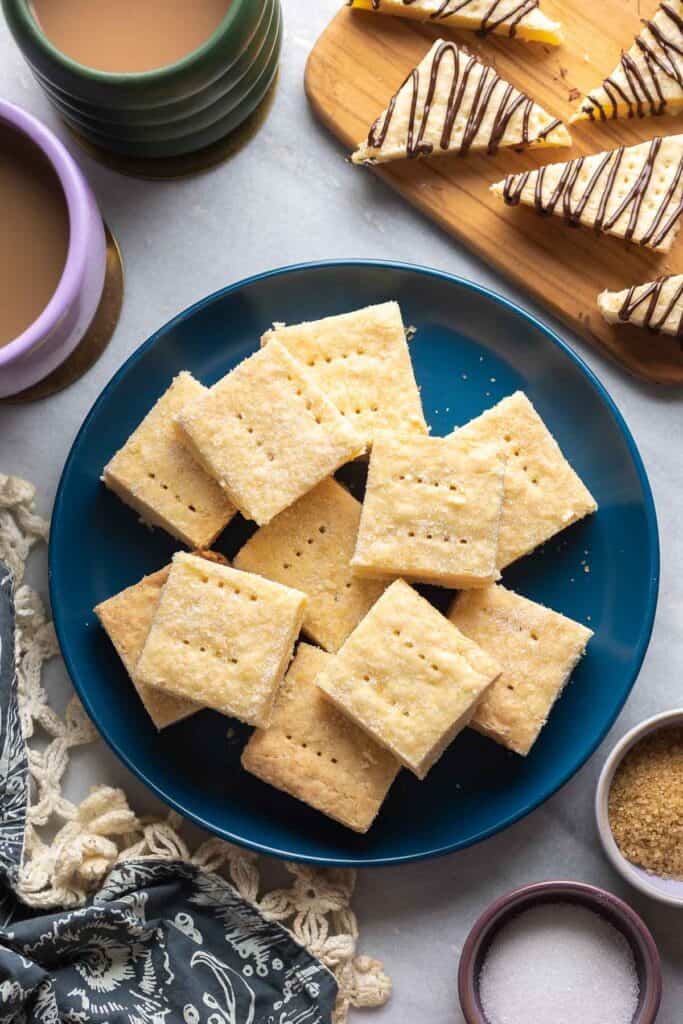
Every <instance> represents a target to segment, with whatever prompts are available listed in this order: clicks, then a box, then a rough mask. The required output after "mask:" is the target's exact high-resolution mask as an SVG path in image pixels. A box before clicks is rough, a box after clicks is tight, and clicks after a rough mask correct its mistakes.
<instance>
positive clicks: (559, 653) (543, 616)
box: [448, 586, 593, 755]
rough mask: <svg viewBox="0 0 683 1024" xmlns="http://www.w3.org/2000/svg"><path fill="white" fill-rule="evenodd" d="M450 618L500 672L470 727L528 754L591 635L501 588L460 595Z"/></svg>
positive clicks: (542, 607) (572, 621) (541, 606)
mask: <svg viewBox="0 0 683 1024" xmlns="http://www.w3.org/2000/svg"><path fill="white" fill-rule="evenodd" d="M448 617H449V618H450V620H451V622H453V623H455V625H456V626H457V627H458V629H459V630H461V632H463V633H464V634H465V636H468V637H469V638H470V639H471V640H474V642H475V643H477V644H479V645H480V646H481V647H483V649H484V650H485V651H488V652H489V653H490V654H494V655H495V657H496V659H497V660H498V661H499V663H500V665H501V666H502V669H503V671H502V673H501V675H500V677H499V678H498V679H497V680H496V682H495V683H494V684H493V686H492V687H491V688H490V689H489V690H487V692H486V693H485V694H484V697H483V698H482V700H481V702H480V703H479V705H478V707H477V710H476V712H475V714H474V717H473V718H472V721H471V722H470V725H471V726H473V728H475V729H477V731H478V732H482V733H484V735H485V736H490V737H491V738H492V739H494V740H496V741H497V742H498V743H502V744H503V746H505V747H509V749H510V750H514V751H515V752H516V753H518V754H522V755H526V754H528V753H529V751H530V750H531V748H532V746H533V744H534V743H535V742H536V740H537V738H538V735H539V733H540V731H541V729H542V728H543V726H544V725H545V723H546V721H547V719H548V715H549V714H550V710H551V708H552V706H553V704H554V703H555V701H556V700H557V698H558V697H559V696H560V694H561V693H562V690H563V689H564V687H565V684H566V683H567V681H568V679H569V677H570V675H571V673H572V671H573V669H574V666H575V665H576V663H577V662H578V661H579V659H580V658H581V656H582V654H583V653H584V651H585V649H586V644H587V643H588V641H589V640H590V638H591V637H592V636H593V633H592V631H591V630H590V629H587V628H586V627H585V626H582V625H581V624H580V623H578V622H574V620H573V619H568V618H566V617H565V616H564V615H560V614H559V613H558V612H554V611H551V610H550V609H549V608H544V606H543V605H540V604H536V603H535V602H534V601H529V600H528V599H527V598H525V597H520V596H519V594H515V593H513V592H512V591H511V590H506V589H505V587H502V586H492V587H488V588H487V589H486V590H477V591H467V592H466V593H462V594H460V595H458V597H457V598H456V599H455V601H454V603H453V606H452V608H451V610H450V612H449V616H448Z"/></svg>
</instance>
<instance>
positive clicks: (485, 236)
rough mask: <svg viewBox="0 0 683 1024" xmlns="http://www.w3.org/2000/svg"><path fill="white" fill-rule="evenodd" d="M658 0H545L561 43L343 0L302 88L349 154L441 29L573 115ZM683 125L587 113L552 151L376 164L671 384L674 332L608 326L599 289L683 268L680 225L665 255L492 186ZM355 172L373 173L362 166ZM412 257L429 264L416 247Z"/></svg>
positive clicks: (414, 198)
mask: <svg viewBox="0 0 683 1024" xmlns="http://www.w3.org/2000/svg"><path fill="white" fill-rule="evenodd" d="M656 6H657V3H656V0H640V2H639V0H544V4H543V8H544V10H545V11H546V13H547V14H548V15H549V16H550V17H551V18H556V19H557V20H558V21H561V22H562V24H563V25H564V30H565V43H564V45H563V46H561V47H550V46H544V45H542V44H539V43H523V42H521V41H517V40H511V39H508V38H501V37H493V36H487V37H485V38H480V37H479V36H477V35H475V34H474V33H471V32H469V33H468V32H457V33H456V32H453V31H452V30H448V29H446V28H445V27H444V26H443V25H442V26H440V27H439V28H438V29H437V28H435V27H434V26H432V25H425V24H421V23H418V22H414V21H408V20H404V19H401V18H393V17H389V16H386V15H378V14H372V13H371V12H365V11H352V10H350V9H349V8H346V7H345V8H343V9H342V10H340V12H339V14H338V15H337V16H336V17H335V19H334V21H332V23H331V24H330V25H329V26H328V28H327V29H326V30H325V32H324V33H323V35H322V36H321V37H320V39H319V40H318V42H317V43H316V45H315V47H314V49H313V51H312V52H311V54H310V57H309V60H308V65H307V68H306V92H307V94H308V97H309V99H310V102H311V104H312V106H313V108H314V110H315V112H316V113H317V115H318V116H319V117H320V118H321V120H322V121H323V123H324V124H325V125H327V127H328V128H329V129H330V130H331V131H332V132H333V133H334V134H335V135H336V136H337V137H338V138H340V139H341V141H342V142H343V143H344V145H345V147H346V148H347V150H349V151H351V150H352V149H353V148H355V145H356V144H357V143H358V142H360V141H361V140H362V139H364V138H365V136H366V135H367V132H368V128H369V126H370V124H371V123H372V122H373V121H374V119H375V118H376V117H377V115H378V114H379V113H380V112H381V111H382V110H383V109H384V107H385V106H386V104H387V102H388V100H389V98H390V97H391V95H392V94H393V93H394V92H395V91H396V89H397V88H398V86H399V85H400V84H401V82H402V81H403V79H404V78H405V76H406V74H407V73H408V71H409V70H410V69H411V68H412V67H413V66H414V65H416V64H417V63H418V62H419V61H420V59H421V58H422V57H423V56H424V54H425V53H426V51H427V50H428V48H429V46H430V43H431V41H432V40H433V39H435V38H436V37H437V36H438V35H439V34H441V35H444V36H452V37H454V38H457V39H459V40H460V41H462V42H465V43H466V45H467V46H468V48H469V49H470V50H472V51H473V52H475V53H477V55H478V56H480V57H481V58H482V60H484V61H486V62H488V63H490V64H494V65H495V66H496V68H497V70H498V72H499V73H500V74H501V75H502V76H503V77H504V78H507V79H509V81H511V82H512V83H513V84H514V85H516V86H518V87H519V88H520V89H523V90H524V91H525V92H528V93H529V94H530V95H531V96H533V97H534V99H536V100H538V101H539V102H540V103H541V104H542V105H543V106H544V107H545V108H546V109H547V110H548V111H550V112H551V113H553V114H555V115H556V116H557V117H561V118H563V119H566V118H568V117H569V115H570V113H571V111H572V110H573V109H574V108H575V107H576V104H577V100H578V99H579V94H580V95H581V96H582V95H583V94H584V93H585V92H587V91H588V90H589V89H590V88H592V87H593V86H595V85H596V84H597V83H599V82H600V81H602V79H603V78H604V77H605V76H606V75H607V74H609V72H610V71H611V70H612V69H613V68H614V67H615V66H616V64H617V62H618V60H619V55H620V52H621V49H622V48H628V47H629V46H630V45H631V42H632V40H633V36H634V35H635V34H636V32H637V31H638V28H639V26H640V19H641V18H643V17H648V16H650V15H651V14H652V13H653V11H654V10H655V8H656ZM677 132H683V117H680V116H679V117H670V116H668V115H667V116H664V117H660V118H644V119H642V120H632V121H628V120H627V121H624V122H620V121H609V122H607V123H605V124H600V123H594V124H593V123H590V122H586V123H585V124H584V125H582V126H574V127H573V128H572V135H573V138H574V146H573V148H572V149H571V150H569V149H562V150H549V151H545V152H544V153H542V154H541V153H538V152H537V153H533V152H529V151H527V152H520V153H517V152H514V151H511V150H500V151H499V152H498V154H497V155H496V156H494V157H488V156H476V155H475V156H472V155H470V156H468V157H466V158H461V157H455V156H453V157H450V156H449V157H436V158H435V157H432V158H429V159H426V160H410V161H408V160H405V161H399V162H397V163H394V164H385V165H384V166H382V167H379V168H373V169H372V173H374V174H377V175H379V177H381V178H383V179H384V180H385V181H387V182H388V183H389V184H390V185H391V186H393V188H395V189H397V190H398V191H399V192H400V193H401V194H402V195H403V196H405V197H406V199H408V200H409V201H410V202H411V203H413V204H414V205H415V206H417V207H418V208H419V209H420V210H422V211H423V212H424V213H426V214H428V216H430V217H432V218H433V219H434V220H435V221H437V223H439V224H440V225H441V226H442V227H443V228H445V229H446V230H447V231H449V232H451V234H453V235H454V236H455V237H456V238H457V239H458V240H459V241H461V242H463V243H464V244H465V245H467V246H468V247H469V248H470V249H472V250H473V251H474V252H475V253H476V254H477V255H478V256H480V257H481V258H482V259H484V260H486V262H487V263H490V264H492V265H493V266H494V267H496V268H497V269H498V270H500V271H502V272H503V273H505V274H506V275H507V276H508V277H509V278H510V279H511V280H512V281H514V282H515V283H516V284H518V285H520V286H521V287H523V288H525V289H526V290H527V291H528V292H530V293H531V294H532V295H533V296H534V297H535V298H536V299H538V300H539V301H540V302H542V303H544V304H545V305H546V306H547V307H548V308H549V309H550V310H551V311H552V312H553V313H554V314H556V315H557V316H558V317H559V318H560V319H562V320H563V321H564V322H565V323H567V324H568V325H569V326H570V327H571V328H573V329H574V330H575V331H577V332H578V333H579V334H581V335H583V336H584V337H586V338H588V339H589V340H591V341H592V342H594V343H595V344H596V345H598V346H599V347H600V348H602V349H603V350H605V351H607V352H608V353H610V354H611V355H612V356H613V357H614V358H615V359H617V360H619V361H620V362H621V363H622V364H623V365H624V366H626V367H627V368H628V369H629V370H630V371H631V372H633V373H634V374H637V375H638V376H640V377H644V378H646V379H648V380H651V381H656V382H658V383H662V384H678V385H680V384H683V347H682V345H681V342H680V341H679V340H677V339H672V338H666V337H662V336H660V335H654V334H651V333H648V332H647V331H640V330H638V329H637V328H633V327H627V326H621V327H610V326H609V325H607V324H606V323H605V322H604V321H603V320H602V317H601V316H600V314H599V313H598V310H597V307H596V304H595V299H596V295H597V293H598V292H599V291H601V290H602V289H603V288H609V289H614V290H619V289H622V288H626V287H628V286H629V285H631V284H634V283H640V282H643V281H649V280H651V279H652V278H653V277H656V276H657V275H658V274H663V273H676V272H679V273H680V272H683V227H682V229H681V234H680V235H679V237H678V239H677V240H676V242H675V243H674V247H673V249H672V251H671V253H669V255H668V256H666V257H662V256H657V255H655V254H653V253H650V252H647V251H646V250H644V249H639V248H638V247H636V246H633V245H629V244H627V243H625V242H623V241H620V240H619V239H614V238H607V237H596V236H595V235H594V234H593V233H592V232H591V231H587V230H585V229H577V228H570V227H568V226H566V225H565V224H564V223H562V221H561V220H559V219H557V218H554V217H553V218H543V217H539V216H538V215H537V214H536V213H535V211H533V210H530V209H528V208H527V209H525V208H522V207H516V208H509V207H506V206H505V205H504V204H503V203H502V202H501V201H500V200H499V199H497V198H496V197H494V196H493V195H492V194H491V192H490V191H489V185H490V184H491V183H492V182H494V181H498V180H500V179H501V178H503V177H505V175H506V174H509V173H516V172H518V171H522V170H524V169H525V168H528V167H536V166H540V165H541V164H543V163H553V162H555V161H557V160H568V159H571V158H572V157H575V156H578V155H580V154H582V153H594V152H599V151H600V150H603V149H611V148H613V147H614V146H617V145H619V144H621V143H625V144H626V145H631V144H633V143H635V142H642V141H643V140H645V139H649V138H652V137H653V136H654V135H657V134H673V133H677ZM357 173H358V174H364V173H369V172H368V171H366V170H365V169H364V168H358V170H357ZM414 257H415V262H416V263H426V264H428V263H429V262H430V260H429V252H415V254H414Z"/></svg>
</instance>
